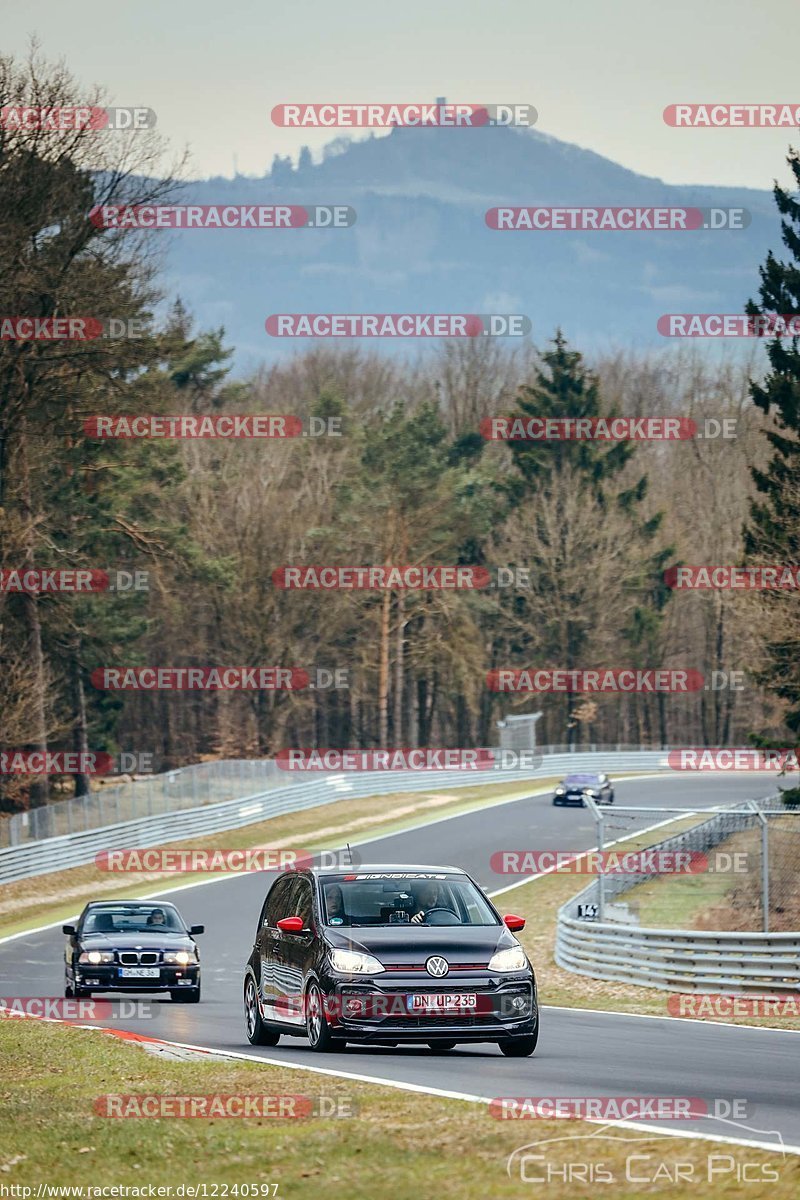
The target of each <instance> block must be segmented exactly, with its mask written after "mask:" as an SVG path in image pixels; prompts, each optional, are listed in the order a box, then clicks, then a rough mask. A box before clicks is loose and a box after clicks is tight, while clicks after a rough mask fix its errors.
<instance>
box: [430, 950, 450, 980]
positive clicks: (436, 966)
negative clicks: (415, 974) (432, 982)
mask: <svg viewBox="0 0 800 1200" xmlns="http://www.w3.org/2000/svg"><path fill="white" fill-rule="evenodd" d="M425 970H426V971H427V972H428V974H429V975H433V976H435V977H436V978H437V979H441V978H442V976H443V975H446V974H447V972H448V971H449V970H450V965H449V963H448V961H447V959H446V958H442V957H441V956H440V955H438V954H434V955H432V956H431V958H429V959H428V961H427V962H426V963H425Z"/></svg>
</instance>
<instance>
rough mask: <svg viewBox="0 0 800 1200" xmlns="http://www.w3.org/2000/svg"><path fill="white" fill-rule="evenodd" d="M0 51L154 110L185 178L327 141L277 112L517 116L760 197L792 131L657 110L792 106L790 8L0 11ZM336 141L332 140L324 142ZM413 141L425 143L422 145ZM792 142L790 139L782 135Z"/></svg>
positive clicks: (794, 41)
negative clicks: (289, 107) (711, 125)
mask: <svg viewBox="0 0 800 1200" xmlns="http://www.w3.org/2000/svg"><path fill="white" fill-rule="evenodd" d="M0 12H2V49H3V51H4V52H6V53H7V52H11V53H15V54H18V53H24V51H25V47H26V43H27V39H28V36H29V35H30V34H31V33H34V32H35V33H37V34H38V36H39V38H40V40H41V42H42V47H43V50H44V51H45V52H46V54H47V55H48V57H56V56H59V55H63V56H64V57H65V59H66V61H67V63H68V65H69V66H70V68H71V69H72V71H73V73H74V74H75V75H76V76H77V77H78V78H79V79H80V80H82V81H84V82H85V83H92V82H97V83H100V84H103V85H105V86H106V87H107V88H108V90H109V91H110V93H111V94H112V99H113V100H114V101H116V103H118V104H121V105H126V104H144V105H147V106H149V107H150V108H153V109H155V110H156V112H157V114H158V126H159V129H160V131H161V133H162V134H164V135H166V137H168V138H169V140H170V142H171V143H172V144H173V146H174V147H175V148H176V149H178V148H182V147H183V146H185V145H188V146H189V148H190V150H191V152H192V163H191V174H193V175H198V176H203V175H210V174H222V175H231V174H232V173H233V164H234V155H235V156H236V161H237V163H238V168H239V170H240V171H241V172H243V173H245V174H261V173H262V172H263V170H264V168H265V167H267V166H268V165H269V164H270V162H271V161H272V157H273V155H274V154H275V153H276V152H277V153H281V154H292V155H296V153H297V151H298V149H299V147H300V145H302V144H303V143H304V142H305V143H307V144H309V145H311V146H312V148H313V149H315V150H316V149H319V148H321V146H322V145H323V144H324V143H325V142H326V141H330V140H331V138H332V137H333V136H336V133H331V132H322V131H304V132H302V133H298V132H296V131H292V130H283V129H277V128H275V127H273V126H272V125H271V123H270V115H269V114H270V110H271V108H272V106H273V105H275V104H278V103H282V102H287V101H293V100H297V101H305V102H309V103H311V102H315V101H344V102H346V101H362V102H364V101H387V102H391V101H430V100H433V99H435V97H437V96H446V97H447V99H448V100H451V101H457V100H459V101H465V102H477V103H485V104H490V103H494V102H512V103H518V102H522V101H525V102H528V103H531V104H533V105H535V107H536V108H537V109H538V112H539V124H538V128H539V129H541V130H542V131H543V132H545V133H549V134H553V135H554V136H556V137H558V138H560V139H562V140H564V141H567V142H574V143H576V144H577V145H579V146H583V147H587V148H589V149H591V150H594V151H596V152H597V153H599V154H603V155H605V156H607V157H608V158H611V159H613V160H614V161H616V162H619V163H622V164H623V165H625V166H627V167H630V168H631V169H633V170H636V171H639V172H642V173H643V174H647V175H656V176H660V177H661V178H663V179H665V180H667V181H669V182H672V183H708V184H731V185H737V184H738V185H748V186H752V187H769V186H771V184H772V180H773V178H774V177H775V176H776V175H778V176H779V177H780V178H782V179H785V177H786V172H785V168H784V166H783V160H784V157H785V151H786V148H787V146H788V144H789V142H790V140H791V138H790V136H789V135H790V134H791V132H792V131H791V130H769V129H753V130H750V129H738V130H737V129H734V130H715V129H698V130H676V129H671V128H669V127H668V126H666V125H665V124H664V123H663V120H662V110H663V108H664V107H665V105H667V104H670V103H674V102H677V101H686V102H704V101H709V102H711V101H719V102H734V101H736V102H748V103H753V102H765V103H769V102H780V103H798V104H800V79H798V70H797V46H798V36H799V35H800V3H798V0H769V3H763V4H762V3H761V2H759V0H673V2H672V3H668V4H658V3H654V2H653V0H601V2H598V0H561V3H556V2H550V3H547V4H545V3H542V2H541V0H491V2H485V0H402V3H397V4H394V3H387V2H386V0H339V2H338V3H333V4H331V3H328V4H324V3H322V2H321V0H293V2H291V3H284V4H275V3H274V2H270V0H137V3H135V4H129V5H127V6H121V5H113V6H112V5H100V6H99V7H98V6H94V5H92V6H89V7H88V8H86V9H83V10H82V9H81V8H79V7H78V8H76V6H74V5H70V4H64V3H63V0H34V3H33V4H31V5H29V6H24V5H16V4H15V5H12V4H11V3H10V0H0ZM337 132H343V131H337ZM419 136H421V137H422V136H425V134H424V131H420V135H419ZM795 141H797V142H800V137H798V138H795Z"/></svg>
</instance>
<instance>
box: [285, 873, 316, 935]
mask: <svg viewBox="0 0 800 1200" xmlns="http://www.w3.org/2000/svg"><path fill="white" fill-rule="evenodd" d="M290 901H291V909H292V911H291V912H290V914H289V915H290V916H292V917H302V918H303V928H304V929H310V928H311V924H312V922H311V916H312V910H313V896H312V892H311V884H310V883H309V881H308V880H307V879H303V878H302V876H300V877H298V879H297V886H296V887H294V888H293V889H292V892H291V897H290Z"/></svg>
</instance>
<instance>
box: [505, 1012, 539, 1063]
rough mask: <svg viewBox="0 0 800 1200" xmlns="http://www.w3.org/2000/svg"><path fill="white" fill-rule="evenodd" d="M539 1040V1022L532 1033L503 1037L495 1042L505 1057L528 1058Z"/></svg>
mask: <svg viewBox="0 0 800 1200" xmlns="http://www.w3.org/2000/svg"><path fill="white" fill-rule="evenodd" d="M538 1041H539V1022H538V1020H537V1022H536V1028H535V1029H534V1031H533V1033H531V1034H528V1036H527V1037H514V1038H503V1039H502V1040H501V1041H499V1042H498V1043H497V1044H498V1046H499V1047H500V1050H501V1051H502V1053H503V1054H505V1056H506V1058H528V1057H529V1056H530V1055H531V1054H533V1052H534V1050H535V1049H536V1045H537V1043H538Z"/></svg>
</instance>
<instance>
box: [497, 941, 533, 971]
mask: <svg viewBox="0 0 800 1200" xmlns="http://www.w3.org/2000/svg"><path fill="white" fill-rule="evenodd" d="M527 965H528V960H527V958H526V957H525V951H524V950H523V949H522V946H511V947H510V948H509V949H508V950H498V951H497V953H496V954H493V955H492V957H491V958H490V959H489V970H490V971H524V970H525V968H526V967H527Z"/></svg>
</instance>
